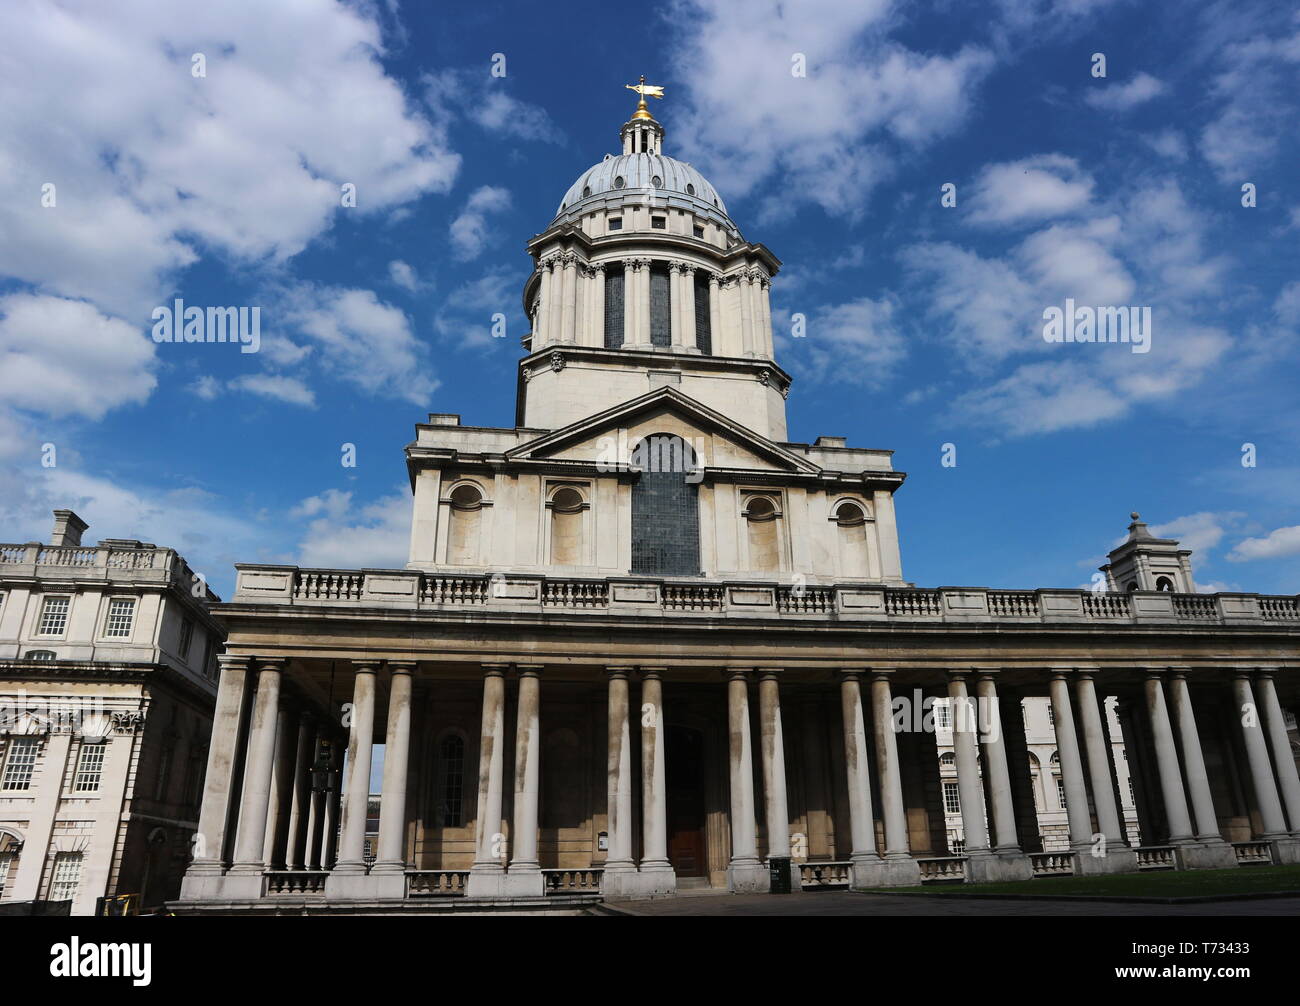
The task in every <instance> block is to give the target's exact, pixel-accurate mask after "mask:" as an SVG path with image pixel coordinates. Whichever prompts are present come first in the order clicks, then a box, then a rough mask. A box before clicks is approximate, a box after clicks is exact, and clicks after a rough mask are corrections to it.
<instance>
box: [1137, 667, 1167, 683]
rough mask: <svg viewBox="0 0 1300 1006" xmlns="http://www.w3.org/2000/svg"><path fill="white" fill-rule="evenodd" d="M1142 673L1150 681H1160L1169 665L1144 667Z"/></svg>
mask: <svg viewBox="0 0 1300 1006" xmlns="http://www.w3.org/2000/svg"><path fill="white" fill-rule="evenodd" d="M1141 670H1142V675H1143V677H1145V678H1146V679H1147V680H1148V681H1160V680H1162V679H1163V678H1164V676H1165V672H1166V671H1167V670H1168V668H1167V667H1143V668H1142V669H1141Z"/></svg>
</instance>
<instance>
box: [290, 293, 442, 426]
mask: <svg viewBox="0 0 1300 1006" xmlns="http://www.w3.org/2000/svg"><path fill="white" fill-rule="evenodd" d="M284 311H285V313H286V315H287V320H288V322H289V324H290V325H291V326H293V327H294V328H295V329H296V330H297V331H298V332H299V333H300V334H301V335H302V336H304V337H305V338H306V339H307V340H309V341H310V343H311V344H312V345H313V347H314V349H315V350H317V352H315V353H314V354H313V355H314V356H315V357H316V359H317V360H318V361H319V363H320V365H321V366H322V367H323V368H324V369H325V370H326V371H328V372H329V373H330V374H332V375H334V376H335V377H337V378H339V379H340V380H343V381H346V382H348V383H350V384H353V385H356V386H357V387H359V388H361V389H362V390H364V391H366V392H368V393H370V394H372V395H380V394H383V395H392V396H395V397H398V398H402V399H404V400H406V401H409V402H414V403H415V404H416V405H420V406H424V405H427V404H428V402H429V398H430V396H431V395H432V394H433V392H434V390H435V389H436V388H437V387H438V381H437V380H436V379H435V378H434V377H433V376H432V366H431V365H430V363H429V360H428V350H427V347H426V345H425V344H424V343H423V342H421V341H420V340H419V339H417V338H416V337H415V334H414V333H413V332H412V331H411V325H410V321H409V319H408V318H407V317H406V315H405V313H403V312H402V311H401V310H400V309H399V308H396V307H393V306H392V305H391V304H385V303H383V302H382V301H380V300H379V298H378V297H376V296H375V294H374V291H372V290H352V289H345V288H342V287H320V286H313V285H310V284H304V285H302V286H299V287H296V288H294V289H293V290H291V291H288V292H287V293H286V295H285V303H284Z"/></svg>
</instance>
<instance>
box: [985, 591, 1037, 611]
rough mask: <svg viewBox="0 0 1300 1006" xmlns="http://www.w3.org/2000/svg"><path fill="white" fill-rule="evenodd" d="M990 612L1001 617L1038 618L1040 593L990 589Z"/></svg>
mask: <svg viewBox="0 0 1300 1006" xmlns="http://www.w3.org/2000/svg"><path fill="white" fill-rule="evenodd" d="M989 614H990V615H997V616H998V617H999V618H1037V617H1038V595H1036V594H1030V593H1025V592H1023V591H1015V592H1012V591H992V590H990V591H989Z"/></svg>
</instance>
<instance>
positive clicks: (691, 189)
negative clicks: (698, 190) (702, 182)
mask: <svg viewBox="0 0 1300 1006" xmlns="http://www.w3.org/2000/svg"><path fill="white" fill-rule="evenodd" d="M686 194H687V195H688V196H693V195H695V186H694V185H691V184H690V183H689V182H688V183H687V185H686Z"/></svg>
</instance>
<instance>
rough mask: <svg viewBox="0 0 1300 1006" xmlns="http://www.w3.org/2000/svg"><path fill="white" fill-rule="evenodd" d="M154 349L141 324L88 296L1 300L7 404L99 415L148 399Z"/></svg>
mask: <svg viewBox="0 0 1300 1006" xmlns="http://www.w3.org/2000/svg"><path fill="white" fill-rule="evenodd" d="M0 212H3V211H0ZM0 243H3V242H0ZM154 348H155V347H154V344H153V342H152V341H150V339H149V338H148V337H147V336H146V335H144V333H143V332H141V331H140V330H139V329H137V328H135V327H134V326H132V325H128V324H127V323H126V322H124V321H121V320H119V319H117V318H109V317H105V316H104V315H102V314H100V313H99V311H97V310H96V309H95V308H94V307H92V306H91V305H90V304H87V303H85V302H84V301H79V300H67V299H64V298H62V297H48V296H39V295H34V294H27V293H15V294H10V295H9V296H7V297H3V298H0V374H3V375H4V376H3V379H0V405H4V406H9V407H11V408H19V409H27V410H31V411H35V412H40V413H43V414H45V415H50V416H69V415H76V416H84V417H86V418H89V419H99V418H101V417H102V416H103V415H104V413H106V412H107V411H108V410H109V409H113V408H116V407H118V406H121V405H127V404H131V403H139V402H143V401H145V400H146V399H147V398H148V397H149V394H150V393H151V392H152V391H153V389H154V386H155V385H156V384H157V383H158V382H157V379H156V378H155V376H154V371H155V370H156V369H157V365H158V360H157V357H156V355H155V352H154Z"/></svg>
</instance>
